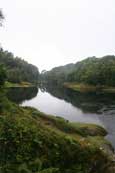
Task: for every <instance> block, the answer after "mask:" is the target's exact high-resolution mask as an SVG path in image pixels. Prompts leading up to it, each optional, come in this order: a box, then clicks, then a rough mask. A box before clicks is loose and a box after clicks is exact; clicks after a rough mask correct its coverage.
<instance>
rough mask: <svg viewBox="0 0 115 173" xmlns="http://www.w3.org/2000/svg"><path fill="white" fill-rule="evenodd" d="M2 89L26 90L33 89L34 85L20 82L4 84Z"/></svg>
mask: <svg viewBox="0 0 115 173" xmlns="http://www.w3.org/2000/svg"><path fill="white" fill-rule="evenodd" d="M4 87H5V88H17V87H23V88H24V87H25V88H27V87H35V85H34V84H32V83H29V82H21V83H11V82H5V85H4Z"/></svg>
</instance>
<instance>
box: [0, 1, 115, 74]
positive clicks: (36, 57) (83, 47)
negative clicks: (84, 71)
mask: <svg viewBox="0 0 115 173" xmlns="http://www.w3.org/2000/svg"><path fill="white" fill-rule="evenodd" d="M0 8H2V9H3V13H4V15H5V21H4V27H3V28H0V43H1V44H2V47H3V48H4V49H6V50H9V51H11V52H13V53H14V55H15V56H19V57H22V58H23V59H25V60H27V61H28V62H30V63H33V64H35V65H37V66H38V67H39V69H40V71H41V70H43V69H46V70H49V69H51V68H52V67H54V66H59V65H63V64H67V63H72V62H77V61H79V60H81V59H84V58H86V57H89V56H97V57H101V56H104V55H107V54H112V55H113V54H115V53H114V51H115V0H0Z"/></svg>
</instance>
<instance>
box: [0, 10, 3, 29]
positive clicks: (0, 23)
mask: <svg viewBox="0 0 115 173" xmlns="http://www.w3.org/2000/svg"><path fill="white" fill-rule="evenodd" d="M3 19H4V15H3V13H2V10H1V9H0V26H2V21H3Z"/></svg>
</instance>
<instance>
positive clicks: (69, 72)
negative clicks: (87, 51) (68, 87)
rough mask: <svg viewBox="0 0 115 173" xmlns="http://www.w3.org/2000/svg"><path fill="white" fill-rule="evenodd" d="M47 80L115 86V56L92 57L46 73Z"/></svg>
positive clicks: (59, 82)
mask: <svg viewBox="0 0 115 173" xmlns="http://www.w3.org/2000/svg"><path fill="white" fill-rule="evenodd" d="M44 78H45V79H46V81H50V82H51V81H52V82H54V81H55V83H58V84H62V83H64V82H77V83H84V84H91V85H109V86H115V56H105V57H102V58H96V57H91V58H87V59H85V60H83V61H81V62H77V63H76V64H71V65H70V64H69V65H66V66H62V67H57V68H54V69H52V70H51V71H48V72H45V73H44Z"/></svg>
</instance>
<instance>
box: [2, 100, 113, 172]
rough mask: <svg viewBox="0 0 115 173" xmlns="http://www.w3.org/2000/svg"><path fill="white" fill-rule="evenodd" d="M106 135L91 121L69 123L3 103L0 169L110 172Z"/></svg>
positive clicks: (111, 157) (111, 155)
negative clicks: (86, 122)
mask: <svg viewBox="0 0 115 173" xmlns="http://www.w3.org/2000/svg"><path fill="white" fill-rule="evenodd" d="M6 101H7V100H6ZM106 134H107V132H106V131H105V129H104V128H102V127H100V126H97V125H94V124H82V123H70V122H69V121H67V120H65V119H63V118H61V117H55V116H51V115H46V114H44V113H41V112H39V111H38V110H36V109H34V108H30V107H19V106H17V105H15V104H12V103H9V102H7V104H6V107H4V108H3V109H2V111H1V112H0V156H1V157H0V171H1V172H4V173H7V172H8V173H14V172H17V173H33V172H35V173H102V172H104V173H113V172H111V170H110V168H111V169H113V167H114V165H113V163H112V161H113V153H112V147H111V145H110V143H109V142H108V141H106V140H105V139H104V136H105V135H106Z"/></svg>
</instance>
